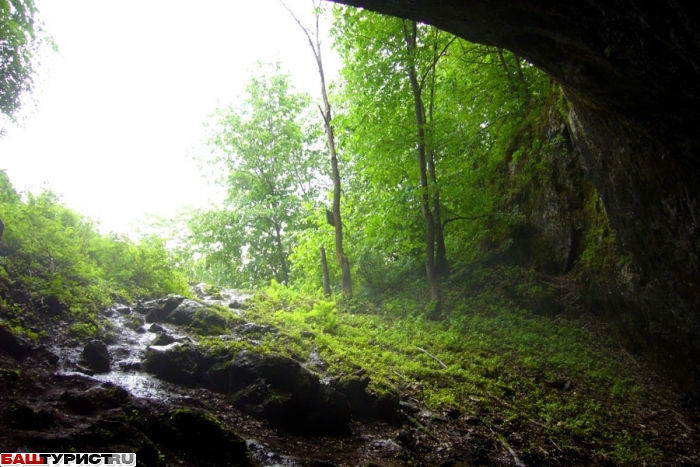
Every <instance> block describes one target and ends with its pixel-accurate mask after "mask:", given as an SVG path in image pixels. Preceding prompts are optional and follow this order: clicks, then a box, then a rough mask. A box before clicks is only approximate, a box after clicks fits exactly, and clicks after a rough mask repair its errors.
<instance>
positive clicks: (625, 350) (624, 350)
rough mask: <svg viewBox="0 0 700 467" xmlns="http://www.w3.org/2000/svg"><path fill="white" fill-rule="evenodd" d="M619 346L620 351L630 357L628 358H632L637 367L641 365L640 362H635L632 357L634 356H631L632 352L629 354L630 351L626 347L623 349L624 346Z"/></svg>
mask: <svg viewBox="0 0 700 467" xmlns="http://www.w3.org/2000/svg"><path fill="white" fill-rule="evenodd" d="M620 348H621V349H622V351H623V352H624V353H625V354H626V355H627V356H628V357H629V358H630V360H632V361H633V362H634V364H635V365H637V366H638V367H639V368H641V367H642V365H640V364H639V363H638V362H637V360H635V359H634V357H633V356H632V354H630V353H629V352H628V351H627V349H625V348H624V347H622V346H620Z"/></svg>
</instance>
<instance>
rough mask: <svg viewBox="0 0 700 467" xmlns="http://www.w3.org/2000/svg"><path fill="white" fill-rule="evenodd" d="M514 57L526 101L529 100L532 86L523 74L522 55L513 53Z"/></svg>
mask: <svg viewBox="0 0 700 467" xmlns="http://www.w3.org/2000/svg"><path fill="white" fill-rule="evenodd" d="M513 57H514V58H515V71H516V73H517V74H518V81H519V82H520V88H521V89H522V93H523V97H524V98H525V101H529V100H530V88H529V87H528V86H527V83H526V82H525V77H524V76H523V68H522V67H521V66H520V57H519V56H518V55H516V54H513Z"/></svg>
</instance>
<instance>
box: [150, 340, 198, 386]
mask: <svg viewBox="0 0 700 467" xmlns="http://www.w3.org/2000/svg"><path fill="white" fill-rule="evenodd" d="M200 359H201V355H200V354H199V352H197V350H196V349H195V348H194V346H192V345H190V344H181V343H173V344H170V345H167V346H165V347H149V349H148V351H147V352H146V359H145V360H144V362H143V369H144V370H145V371H146V372H147V373H151V374H152V375H155V376H156V377H158V378H160V379H162V380H165V381H168V382H171V383H175V384H181V385H183V386H187V387H194V386H195V385H196V384H197V373H198V366H199V361H200Z"/></svg>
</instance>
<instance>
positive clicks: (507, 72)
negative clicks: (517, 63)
mask: <svg viewBox="0 0 700 467" xmlns="http://www.w3.org/2000/svg"><path fill="white" fill-rule="evenodd" d="M496 52H497V53H498V60H500V61H501V66H502V67H503V72H504V73H505V75H506V78H508V84H509V85H510V93H511V94H512V95H513V96H515V95H516V94H517V92H516V90H515V83H514V82H513V77H512V76H511V75H510V70H509V69H508V65H507V64H506V58H505V57H504V56H503V49H502V48H500V47H496Z"/></svg>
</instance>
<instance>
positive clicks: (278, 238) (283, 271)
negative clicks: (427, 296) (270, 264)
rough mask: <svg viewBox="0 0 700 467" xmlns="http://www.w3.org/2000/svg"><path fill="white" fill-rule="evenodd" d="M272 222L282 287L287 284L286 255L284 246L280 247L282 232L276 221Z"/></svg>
mask: <svg viewBox="0 0 700 467" xmlns="http://www.w3.org/2000/svg"><path fill="white" fill-rule="evenodd" d="M273 222H274V227H275V242H276V243H277V254H278V255H279V257H280V268H281V277H280V280H281V281H282V283H283V284H284V285H288V284H289V269H288V267H287V260H286V255H285V254H284V246H283V245H282V232H281V229H280V226H279V224H278V223H277V221H276V220H275V221H273Z"/></svg>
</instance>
